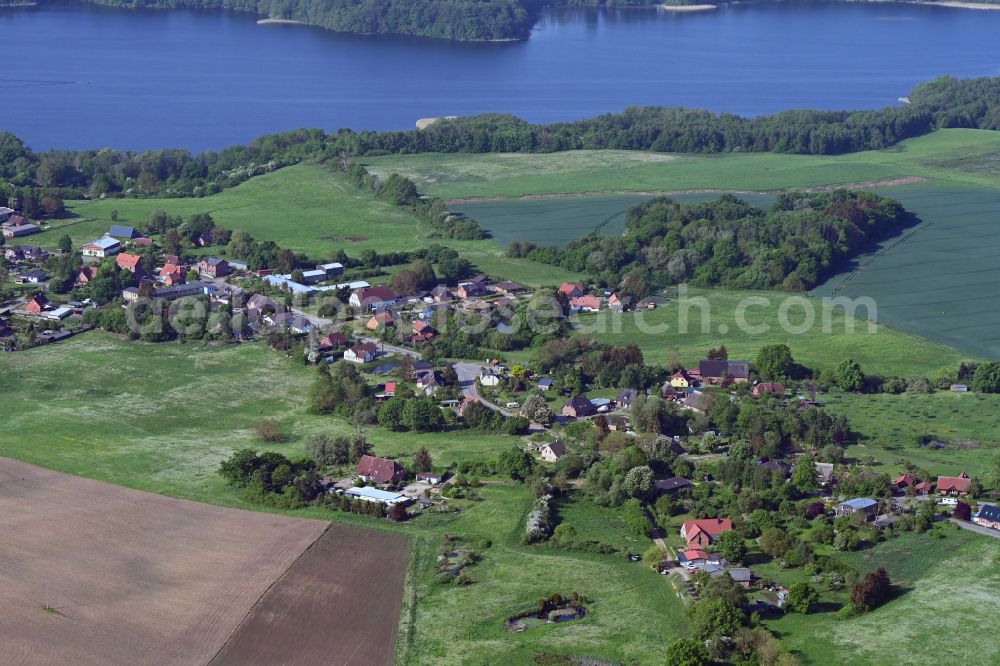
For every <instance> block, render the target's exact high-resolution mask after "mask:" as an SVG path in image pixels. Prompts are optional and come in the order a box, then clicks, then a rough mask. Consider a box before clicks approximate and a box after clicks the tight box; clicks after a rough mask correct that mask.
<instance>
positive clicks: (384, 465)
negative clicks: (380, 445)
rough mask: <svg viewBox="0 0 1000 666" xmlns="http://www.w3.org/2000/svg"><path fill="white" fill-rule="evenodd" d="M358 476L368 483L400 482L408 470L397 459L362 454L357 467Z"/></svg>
mask: <svg viewBox="0 0 1000 666" xmlns="http://www.w3.org/2000/svg"><path fill="white" fill-rule="evenodd" d="M357 475H358V478H360V479H362V480H364V481H365V482H366V483H399V482H400V481H402V480H403V479H404V478H406V470H405V469H403V466H402V465H400V464H399V463H398V462H396V461H395V460H390V459H389V458H379V457H377V456H361V460H359V461H358V468H357Z"/></svg>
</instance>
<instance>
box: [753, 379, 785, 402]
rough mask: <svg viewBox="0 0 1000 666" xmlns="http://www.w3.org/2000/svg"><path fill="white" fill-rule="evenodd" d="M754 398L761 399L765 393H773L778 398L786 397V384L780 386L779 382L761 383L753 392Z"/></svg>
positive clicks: (756, 385)
mask: <svg viewBox="0 0 1000 666" xmlns="http://www.w3.org/2000/svg"><path fill="white" fill-rule="evenodd" d="M751 393H752V394H753V397H755V398H759V397H760V396H762V395H764V394H765V393H772V394H774V395H777V396H783V395H785V386H784V384H778V383H777V382H761V383H760V384H754V387H753V391H751Z"/></svg>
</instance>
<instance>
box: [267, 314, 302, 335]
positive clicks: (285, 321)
mask: <svg viewBox="0 0 1000 666" xmlns="http://www.w3.org/2000/svg"><path fill="white" fill-rule="evenodd" d="M269 319H270V322H271V325H272V326H274V327H275V328H278V329H283V330H286V331H288V332H289V333H294V334H296V335H304V334H305V333H308V332H309V331H311V330H312V322H311V321H309V319H307V318H306V317H303V316H302V315H300V314H296V313H294V312H282V313H280V314H276V315H274V316H272V317H269Z"/></svg>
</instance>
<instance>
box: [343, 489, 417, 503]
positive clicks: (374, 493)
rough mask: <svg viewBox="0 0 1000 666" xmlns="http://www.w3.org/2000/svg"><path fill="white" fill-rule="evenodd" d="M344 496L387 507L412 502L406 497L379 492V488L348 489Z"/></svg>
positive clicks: (383, 491)
mask: <svg viewBox="0 0 1000 666" xmlns="http://www.w3.org/2000/svg"><path fill="white" fill-rule="evenodd" d="M344 494H345V495H347V496H348V497H352V498H355V499H360V500H364V501H366V502H378V503H380V504H385V505H386V506H394V505H396V504H406V503H407V502H409V501H410V498H408V497H407V496H406V495H401V494H400V493H392V492H388V491H385V490H379V489H378V488H368V487H364V488H348V489H347V490H345V491H344Z"/></svg>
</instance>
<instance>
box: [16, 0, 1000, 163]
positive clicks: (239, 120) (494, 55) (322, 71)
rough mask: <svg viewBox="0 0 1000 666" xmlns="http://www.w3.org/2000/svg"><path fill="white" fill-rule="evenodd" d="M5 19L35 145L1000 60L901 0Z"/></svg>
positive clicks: (941, 16) (958, 14) (844, 95)
mask: <svg viewBox="0 0 1000 666" xmlns="http://www.w3.org/2000/svg"><path fill="white" fill-rule="evenodd" d="M0 34H3V35H4V55H3V67H2V68H0V89H2V90H3V92H4V95H3V98H4V101H3V106H2V109H0V129H8V130H11V131H13V132H15V133H16V134H18V135H19V136H21V137H22V138H23V139H25V140H26V141H27V142H28V144H29V145H31V146H32V147H33V148H35V149H47V148H52V147H61V148H98V147H105V146H111V147H115V148H125V149H145V148H164V147H183V148H189V149H192V150H204V149H219V148H222V147H225V146H227V145H230V144H233V143H241V142H246V141H248V140H250V139H252V138H254V137H256V136H259V135H261V134H266V133H270V132H277V131H282V130H288V129H294V128H298V127H322V128H324V129H327V130H336V129H338V128H341V127H351V128H354V129H411V128H413V126H414V122H415V121H416V120H417V119H418V118H421V117H425V116H440V115H470V114H476V113H483V112H492V111H497V112H509V113H514V114H516V115H518V116H520V117H522V118H525V119H527V120H530V121H534V122H548V121H555V120H569V119H576V118H582V117H586V116H592V115H596V114H599V113H604V112H607V111H617V110H621V109H623V108H624V107H626V106H629V105H635V104H652V105H671V106H674V105H676V106H689V107H698V108H706V109H711V110H713V111H725V112H733V113H740V114H762V113H771V112H775V111H780V110H783V109H787V108H803V107H808V108H818V109H850V108H875V107H880V106H885V105H889V104H895V103H897V99H898V98H899V97H900V96H902V95H906V94H907V93H908V92H909V91H910V89H911V88H912V87H913V86H914V85H915V84H917V83H919V82H921V81H924V80H927V79H930V78H933V77H935V76H939V75H943V74H953V75H956V76H986V75H997V74H1000V39H997V35H1000V12H998V11H972V10H965V9H950V8H944V7H928V6H919V5H907V4H888V3H873V4H864V3H816V2H810V3H807V4H795V3H781V4H776V3H760V4H750V5H734V6H728V7H722V8H720V9H718V10H716V11H712V12H702V13H686V14H679V13H671V12H665V11H662V10H656V9H644V10H588V9H562V10H556V9H552V10H546V11H545V12H544V13H543V14H542V16H541V19H540V21H539V22H538V24H537V25H536V27H535V29H534V31H533V32H532V35H531V39H530V40H527V41H525V42H518V43H495V44H462V43H451V42H445V41H439V40H428V39H416V38H404V37H364V36H355V35H342V34H336V33H332V32H328V31H325V30H321V29H317V28H309V27H304V26H294V25H257V23H256V20H255V18H254V17H252V16H250V15H245V14H235V13H227V12H221V11H204V12H199V11H179V10H177V11H155V10H150V11H130V10H123V9H109V8H101V7H93V6H88V5H77V4H68V5H56V6H45V7H40V8H14V9H11V8H8V9H0Z"/></svg>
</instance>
